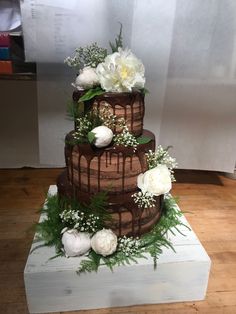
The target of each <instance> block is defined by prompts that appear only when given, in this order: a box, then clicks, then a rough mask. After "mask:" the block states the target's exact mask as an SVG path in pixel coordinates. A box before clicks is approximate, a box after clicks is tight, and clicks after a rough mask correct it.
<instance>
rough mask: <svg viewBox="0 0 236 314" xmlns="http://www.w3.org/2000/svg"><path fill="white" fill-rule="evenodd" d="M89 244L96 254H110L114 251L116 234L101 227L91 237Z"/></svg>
mask: <svg viewBox="0 0 236 314" xmlns="http://www.w3.org/2000/svg"><path fill="white" fill-rule="evenodd" d="M91 246H92V249H93V250H94V251H95V252H96V253H97V254H101V255H102V256H107V255H111V254H112V253H114V252H115V251H116V247H117V236H116V235H115V233H114V232H113V231H112V230H110V229H102V230H100V231H98V232H96V233H95V235H94V236H93V237H92V239H91Z"/></svg>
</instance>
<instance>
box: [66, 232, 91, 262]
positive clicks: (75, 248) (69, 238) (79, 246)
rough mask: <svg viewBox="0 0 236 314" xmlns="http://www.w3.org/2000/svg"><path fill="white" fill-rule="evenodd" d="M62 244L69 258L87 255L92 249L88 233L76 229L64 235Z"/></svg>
mask: <svg viewBox="0 0 236 314" xmlns="http://www.w3.org/2000/svg"><path fill="white" fill-rule="evenodd" d="M62 244H63V245H64V250H65V253H66V255H67V256H77V255H83V254H85V253H87V252H88V251H89V250H90V248H91V242H90V236H89V234H88V233H86V232H78V231H77V230H75V229H71V230H67V231H66V232H64V233H63V236H62Z"/></svg>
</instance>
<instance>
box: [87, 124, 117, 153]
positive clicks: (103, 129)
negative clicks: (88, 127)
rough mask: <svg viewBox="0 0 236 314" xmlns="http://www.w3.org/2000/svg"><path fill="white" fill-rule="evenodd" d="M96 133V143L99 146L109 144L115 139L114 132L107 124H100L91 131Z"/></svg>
mask: <svg viewBox="0 0 236 314" xmlns="http://www.w3.org/2000/svg"><path fill="white" fill-rule="evenodd" d="M91 132H92V133H93V134H94V135H95V142H94V145H95V146H96V147H98V148H101V147H106V146H108V145H109V144H110V143H111V141H112V139H113V132H112V130H111V129H109V128H108V127H107V126H105V125H100V126H98V127H96V128H94V129H93V130H92V131H91Z"/></svg>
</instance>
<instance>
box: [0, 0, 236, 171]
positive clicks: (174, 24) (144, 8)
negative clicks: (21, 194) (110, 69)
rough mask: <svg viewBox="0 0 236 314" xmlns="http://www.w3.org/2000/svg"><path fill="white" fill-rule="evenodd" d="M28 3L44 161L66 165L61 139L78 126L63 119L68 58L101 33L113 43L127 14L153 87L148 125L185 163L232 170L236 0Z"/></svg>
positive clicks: (127, 32) (26, 25)
mask: <svg viewBox="0 0 236 314" xmlns="http://www.w3.org/2000/svg"><path fill="white" fill-rule="evenodd" d="M21 9H22V15H23V29H24V35H25V44H26V55H27V58H28V60H34V61H35V60H36V61H37V62H38V81H37V111H36V104H35V105H34V108H31V110H33V112H32V114H33V116H34V119H36V121H35V120H32V121H31V122H30V123H33V121H35V122H36V123H35V124H34V126H33V127H32V130H33V132H32V136H35V139H36V140H35V141H34V144H35V145H36V146H37V145H38V146H37V147H38V150H37V148H36V152H37V153H38V166H41V165H47V166H60V165H63V164H64V156H63V147H64V143H63V137H64V135H65V133H66V132H68V131H69V130H70V129H71V128H72V123H71V122H69V121H67V120H66V119H65V111H66V102H67V99H69V98H70V97H71V93H72V88H71V86H70V83H71V82H72V81H73V80H74V77H75V73H73V71H72V70H71V71H70V69H68V68H67V67H66V66H65V65H63V59H64V58H65V56H67V55H71V54H72V53H73V50H74V49H75V47H77V46H81V45H86V44H89V43H91V42H93V41H97V42H98V44H99V45H102V46H108V42H109V40H113V38H114V37H115V35H116V34H117V32H118V29H119V24H118V23H117V22H118V21H119V22H121V23H122V24H123V28H124V42H125V46H128V47H130V48H131V49H132V51H133V52H135V54H136V55H137V56H138V57H139V58H140V59H142V61H143V63H144V65H145V68H146V77H147V88H148V89H149V90H150V94H148V95H147V97H146V117H145V126H146V128H148V129H150V130H152V131H153V132H154V133H155V134H156V137H157V141H158V143H159V144H162V145H163V146H167V145H172V146H173V150H172V155H174V156H176V158H177V159H178V162H179V166H180V167H181V168H186V169H187V168H188V169H203V170H220V171H228V172H233V170H234V167H235V159H236V145H235V144H236V143H235V142H236V101H235V99H236V3H235V1H233V0H224V1H221V0H208V1H205V0H178V1H176V0H169V1H164V0H149V1H142V0H130V1H122V0H109V1H108V0H100V1H99V2H98V1H96V0H86V1H85V0H78V1H49V0H30V1H29V0H24V1H23V2H22V7H21ZM16 84H17V83H16ZM26 97H28V96H26ZM34 97H35V96H34ZM27 99H28V98H27ZM26 103H27V101H26ZM35 103H36V102H35ZM0 110H2V108H1V109H0ZM22 119H23V120H22V121H24V120H25V119H26V118H25V117H22ZM28 123H29V122H28ZM26 125H27V124H26ZM36 125H37V126H38V133H37V132H36V131H35V128H36V127H35V126H36ZM36 133H37V135H36ZM33 134H34V135H33ZM37 136H38V137H37ZM18 137H19V136H18ZM21 141H22V143H23V142H24V137H23V136H22V137H21ZM24 145H25V144H23V145H22V146H21V147H22V149H23V147H24ZM32 147H33V146H32ZM22 155H24V152H23V150H22ZM4 156H6V157H7V154H5V155H4ZM3 159H4V158H3ZM13 159H14V158H13ZM23 159H24V158H23ZM23 159H22V162H23V163H25V164H27V163H30V162H31V160H30V159H28V157H27V156H25V159H24V160H23ZM12 161H13V160H12ZM9 163H10V164H11V165H12V166H14V162H12V163H11V162H10V160H9ZM1 164H2V165H0V166H4V165H5V164H6V162H5V161H4V160H3V161H2V162H1ZM16 164H18V161H17V163H16Z"/></svg>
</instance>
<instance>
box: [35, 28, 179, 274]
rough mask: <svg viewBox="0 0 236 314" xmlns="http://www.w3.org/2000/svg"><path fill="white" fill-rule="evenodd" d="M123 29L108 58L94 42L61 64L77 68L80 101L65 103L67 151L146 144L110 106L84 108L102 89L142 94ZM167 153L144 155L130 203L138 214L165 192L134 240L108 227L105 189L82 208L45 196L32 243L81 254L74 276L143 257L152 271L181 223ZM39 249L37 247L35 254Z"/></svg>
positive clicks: (139, 70) (138, 66)
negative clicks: (151, 221) (71, 126)
mask: <svg viewBox="0 0 236 314" xmlns="http://www.w3.org/2000/svg"><path fill="white" fill-rule="evenodd" d="M121 32H122V26H121V29H120V33H119V35H118V37H117V38H116V41H115V44H111V43H110V45H111V48H112V54H110V55H108V54H107V50H106V49H103V48H100V47H98V46H97V44H96V43H95V44H92V45H91V46H87V47H85V48H78V49H77V50H76V54H75V56H74V57H73V58H71V57H68V58H67V59H66V61H65V62H66V63H67V64H69V65H70V66H74V67H79V68H80V74H79V75H78V76H77V78H76V81H75V82H74V83H73V86H74V87H75V88H76V89H77V90H78V91H81V97H80V98H79V100H78V102H76V103H73V104H72V105H71V106H69V113H70V116H71V117H72V118H73V119H74V122H75V130H74V132H73V136H72V140H70V143H67V144H69V145H71V147H73V146H74V145H81V144H84V143H86V145H88V144H89V145H91V146H94V147H96V149H103V148H104V147H107V146H109V145H114V146H116V145H117V146H121V147H122V146H123V147H131V150H132V149H133V152H134V153H135V151H136V150H137V147H138V145H142V144H145V143H148V142H149V141H150V140H151V139H149V138H148V137H145V136H143V135H141V136H135V135H134V134H132V132H130V129H129V128H128V126H127V121H125V119H124V117H119V118H118V117H117V116H116V115H114V113H113V112H111V111H110V110H109V108H108V107H107V106H104V107H103V108H100V109H99V110H97V108H92V109H91V108H87V106H88V104H89V100H91V99H92V98H93V97H96V96H98V95H101V94H103V93H105V92H113V93H120V92H133V91H135V90H139V92H142V93H144V92H145V89H144V83H145V77H144V66H143V64H142V62H141V61H140V60H139V59H137V57H136V56H135V55H134V54H133V53H132V52H131V51H130V50H128V49H125V50H123V49H122V34H121ZM117 129H119V132H116V130H117ZM131 131H132V130H131ZM168 149H169V147H168V148H167V149H163V148H162V146H158V148H157V150H156V151H151V150H150V151H148V152H146V154H145V158H146V160H145V162H146V165H147V169H148V170H147V171H145V172H144V173H140V174H139V175H138V176H137V189H138V192H135V193H133V195H132V196H131V199H132V202H133V204H134V205H135V206H136V208H138V209H140V211H142V210H148V209H150V208H151V207H155V206H156V199H155V198H156V197H158V196H160V195H164V201H163V208H162V216H161V218H160V220H159V221H158V223H157V224H156V225H154V226H153V228H152V229H151V231H150V232H148V233H145V234H142V235H141V236H139V237H134V236H131V237H128V236H119V237H118V236H117V235H116V234H115V233H114V232H113V231H112V230H110V229H109V228H107V227H106V226H107V223H108V222H109V221H110V220H111V219H112V218H111V215H110V213H109V211H108V209H107V205H108V204H107V200H108V197H107V192H104V191H102V192H98V193H97V194H94V195H91V199H90V200H89V201H88V202H86V203H82V202H80V201H78V200H76V199H67V198H66V197H64V198H63V197H61V196H59V195H56V196H48V197H47V201H46V204H45V206H44V208H43V209H42V213H44V214H46V215H45V218H44V220H43V221H42V222H40V223H39V224H38V225H37V238H36V241H43V242H44V244H43V245H46V246H55V248H56V256H66V257H75V256H84V257H85V259H84V260H82V262H80V265H79V266H78V273H79V274H80V273H82V272H91V271H97V270H98V268H99V266H100V265H106V266H108V267H109V268H110V269H111V270H112V269H113V268H114V267H115V266H119V265H124V264H129V263H131V262H135V263H137V262H138V259H139V258H145V257H146V254H147V253H148V254H150V255H151V256H152V257H153V262H154V267H155V266H156V262H157V259H158V257H159V255H160V254H161V253H162V249H163V247H167V248H171V249H173V250H174V248H173V246H172V244H171V242H170V241H169V240H168V238H167V237H166V235H167V233H168V231H170V232H172V233H173V232H174V231H177V232H178V231H179V229H178V227H179V226H181V225H183V224H182V222H181V219H180V218H181V213H180V212H179V210H178V208H177V206H176V202H175V199H174V198H173V197H171V196H170V194H169V191H170V190H171V187H172V182H173V181H175V178H174V174H173V169H174V168H176V167H177V163H176V160H175V158H172V157H171V156H170V155H169V152H168ZM137 189H136V190H137ZM40 246H42V244H40V245H39V246H36V247H35V249H36V248H38V247H40Z"/></svg>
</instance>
